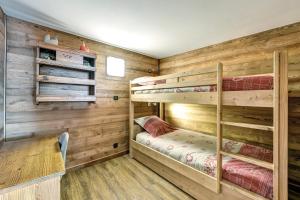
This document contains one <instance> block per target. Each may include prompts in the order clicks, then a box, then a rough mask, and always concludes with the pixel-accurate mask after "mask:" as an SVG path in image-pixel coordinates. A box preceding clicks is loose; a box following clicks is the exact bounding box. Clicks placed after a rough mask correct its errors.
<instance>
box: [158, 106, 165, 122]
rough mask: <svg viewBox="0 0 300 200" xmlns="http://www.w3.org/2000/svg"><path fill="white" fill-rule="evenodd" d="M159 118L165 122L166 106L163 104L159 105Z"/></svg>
mask: <svg viewBox="0 0 300 200" xmlns="http://www.w3.org/2000/svg"><path fill="white" fill-rule="evenodd" d="M159 117H160V118H161V119H162V120H165V104H164V103H162V102H160V103H159Z"/></svg>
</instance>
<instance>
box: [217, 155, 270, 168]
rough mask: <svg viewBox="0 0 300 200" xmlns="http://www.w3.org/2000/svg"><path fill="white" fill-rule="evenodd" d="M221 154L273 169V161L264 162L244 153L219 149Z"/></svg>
mask: <svg viewBox="0 0 300 200" xmlns="http://www.w3.org/2000/svg"><path fill="white" fill-rule="evenodd" d="M221 154H222V155H224V156H230V157H232V158H235V159H238V160H242V161H245V162H248V163H251V164H254V165H258V166H260V167H264V168H267V169H270V170H273V163H269V162H266V161H263V160H258V159H256V158H251V157H248V156H244V155H241V154H235V153H228V152H225V151H221Z"/></svg>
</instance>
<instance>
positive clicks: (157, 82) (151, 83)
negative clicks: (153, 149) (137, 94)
mask: <svg viewBox="0 0 300 200" xmlns="http://www.w3.org/2000/svg"><path fill="white" fill-rule="evenodd" d="M147 78H153V76H144V77H139V78H136V79H133V80H134V81H144V80H145V79H146V80H147ZM164 83H166V80H157V81H147V82H142V83H138V85H157V84H164Z"/></svg>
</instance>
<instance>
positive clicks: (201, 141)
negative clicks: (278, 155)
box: [136, 129, 273, 199]
mask: <svg viewBox="0 0 300 200" xmlns="http://www.w3.org/2000/svg"><path fill="white" fill-rule="evenodd" d="M136 141H137V142H138V143H141V144H143V145H146V146H148V147H150V148H152V149H154V150H156V151H159V152H161V153H162V154H165V155H168V156H170V157H172V158H174V159H176V160H178V161H180V162H182V163H184V164H186V165H189V166H191V167H193V168H195V169H197V170H200V171H202V172H204V173H206V174H208V175H210V176H216V170H217V169H216V167H217V166H216V137H214V136H209V135H206V134H202V133H199V132H193V131H187V130H183V129H178V130H176V131H174V132H171V133H168V134H165V135H162V136H159V137H156V138H153V137H152V136H151V135H150V134H148V133H147V132H141V133H139V134H137V136H136ZM223 150H224V151H227V152H231V153H239V154H242V155H245V156H250V157H254V158H257V159H260V160H264V161H267V162H272V160H273V157H272V155H273V153H272V151H271V150H268V149H265V148H262V147H256V146H253V145H248V144H245V143H241V142H236V141H232V140H227V139H223ZM222 168H223V171H222V176H223V179H225V180H228V181H230V182H232V183H234V184H237V185H239V186H241V187H243V188H245V189H247V190H250V191H252V192H255V193H257V194H260V195H262V196H264V197H266V198H268V199H272V197H273V178H272V176H273V173H272V171H271V170H268V169H265V168H262V167H259V166H256V165H253V164H250V163H246V162H243V161H240V160H236V159H233V158H231V157H228V156H223V163H222Z"/></svg>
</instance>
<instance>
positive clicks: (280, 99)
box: [129, 51, 288, 200]
mask: <svg viewBox="0 0 300 200" xmlns="http://www.w3.org/2000/svg"><path fill="white" fill-rule="evenodd" d="M209 73H210V74H211V73H214V74H215V77H214V78H208V79H200V80H197V81H184V80H185V79H186V78H187V77H192V76H197V75H201V74H202V75H203V74H209ZM272 74H273V90H248V91H222V80H223V66H222V64H221V63H219V64H217V67H207V68H202V69H198V70H194V71H188V72H182V73H175V74H169V75H163V76H157V77H152V78H145V79H144V80H138V81H130V84H129V87H130V105H129V130H130V138H129V139H130V156H131V157H132V158H135V159H136V160H138V161H139V162H141V163H143V164H144V165H146V166H147V167H149V168H150V169H152V170H153V171H155V172H156V173H158V174H159V175H161V176H162V177H164V178H166V179H167V180H169V181H170V182H172V183H173V184H175V185H176V186H177V187H179V188H181V189H182V190H183V191H185V192H187V193H188V194H190V195H191V196H193V197H195V198H196V199H203V200H206V199H210V200H212V199H222V200H227V199H228V200H234V199H243V200H245V199H265V198H264V197H262V196H260V195H258V194H256V193H253V192H250V191H248V190H246V189H243V188H241V187H239V186H237V185H235V184H232V183H230V182H228V181H225V180H222V156H223V155H224V156H230V157H232V158H235V159H239V160H242V161H245V162H248V163H252V164H255V165H258V166H261V167H264V168H267V169H270V170H273V199H274V200H287V199H288V189H287V185H288V175H287V171H288V62H287V51H275V52H274V55H273V73H272ZM158 80H167V81H166V83H163V84H157V85H146V86H136V84H138V83H145V82H149V81H158ZM168 80H170V81H168ZM212 84H216V85H217V92H186V93H184V92H183V93H154V94H136V93H135V92H136V91H139V90H151V89H163V88H180V87H193V86H202V85H203V86H204V85H212ZM135 102H159V103H160V112H159V114H160V117H161V118H163V117H164V103H166V102H173V103H187V104H209V105H216V106H217V123H216V124H217V147H216V148H217V175H216V177H211V176H209V175H207V174H205V173H203V172H201V171H199V170H196V169H194V168H192V167H190V166H187V165H185V164H183V163H181V162H179V161H177V160H175V159H173V158H171V157H169V156H166V155H164V154H162V153H160V152H158V151H156V150H153V149H151V148H149V147H147V146H145V145H143V144H140V143H137V142H136V141H135V137H136V132H135V130H134V103H135ZM223 105H226V106H227V105H230V106H250V107H270V108H273V126H265V125H257V124H247V123H235V122H227V121H222V106H223ZM222 125H230V126H238V127H244V128H250V129H259V130H268V131H272V132H273V163H268V162H264V161H261V160H257V159H254V158H250V157H246V156H242V155H239V154H232V153H227V152H224V151H222V139H223V135H222Z"/></svg>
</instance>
